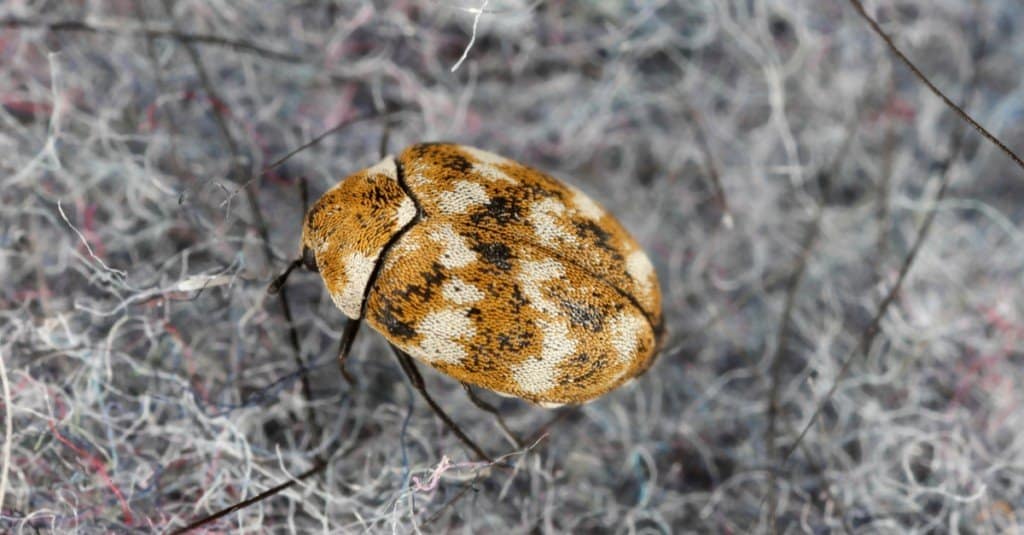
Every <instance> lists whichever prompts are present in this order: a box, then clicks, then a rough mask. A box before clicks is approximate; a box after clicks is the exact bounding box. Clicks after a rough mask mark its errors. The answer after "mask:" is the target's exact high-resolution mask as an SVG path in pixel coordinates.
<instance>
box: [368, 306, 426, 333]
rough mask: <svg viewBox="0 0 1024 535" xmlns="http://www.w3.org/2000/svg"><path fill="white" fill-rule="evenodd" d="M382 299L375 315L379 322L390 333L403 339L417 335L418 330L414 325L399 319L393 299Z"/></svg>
mask: <svg viewBox="0 0 1024 535" xmlns="http://www.w3.org/2000/svg"><path fill="white" fill-rule="evenodd" d="M382 301H383V303H381V306H380V307H378V308H377V309H376V312H375V315H376V319H377V322H378V323H380V324H381V325H383V326H384V328H385V329H387V331H388V334H390V335H391V336H394V337H396V338H401V339H403V340H408V339H409V338H412V337H413V336H416V330H415V329H413V328H412V325H410V324H408V323H406V322H404V321H402V320H400V319H398V317H397V316H396V315H395V311H394V310H393V307H392V304H391V300H390V299H387V298H384V299H382ZM399 312H400V311H399Z"/></svg>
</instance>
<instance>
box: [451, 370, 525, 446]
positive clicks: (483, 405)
mask: <svg viewBox="0 0 1024 535" xmlns="http://www.w3.org/2000/svg"><path fill="white" fill-rule="evenodd" d="M462 388H465V389H466V395H467V396H469V400H470V401H472V402H473V405H476V406H477V407H479V408H480V410H483V411H485V412H489V413H491V416H494V419H495V420H497V422H498V427H500V428H501V430H502V431H504V432H505V436H506V437H507V438H508V439H509V440H511V441H512V443H513V444H515V445H516V447H518V448H522V447H523V441H522V440H520V439H519V437H518V436H516V434H515V433H513V432H512V430H511V429H509V427H508V425H507V424H506V423H505V419H504V418H502V417H501V413H500V412H498V409H496V408H495V407H494V405H491V404H490V403H487V402H486V401H484V400H483V398H481V397H480V396H477V395H476V392H474V391H473V387H472V386H470V384H469V383H462Z"/></svg>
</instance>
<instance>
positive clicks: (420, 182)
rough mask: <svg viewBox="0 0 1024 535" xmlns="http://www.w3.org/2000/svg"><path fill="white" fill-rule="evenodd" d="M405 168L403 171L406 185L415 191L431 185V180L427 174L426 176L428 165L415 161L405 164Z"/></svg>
mask: <svg viewBox="0 0 1024 535" xmlns="http://www.w3.org/2000/svg"><path fill="white" fill-rule="evenodd" d="M403 166H404V167H403V168H402V171H403V172H404V175H405V183H406V184H407V185H409V186H411V187H412V188H413V189H423V188H426V187H427V186H428V185H429V184H430V182H431V180H430V179H429V178H427V175H426V174H424V171H425V170H426V168H427V166H426V164H424V163H423V162H420V161H416V160H413V161H411V162H410V161H406V162H403Z"/></svg>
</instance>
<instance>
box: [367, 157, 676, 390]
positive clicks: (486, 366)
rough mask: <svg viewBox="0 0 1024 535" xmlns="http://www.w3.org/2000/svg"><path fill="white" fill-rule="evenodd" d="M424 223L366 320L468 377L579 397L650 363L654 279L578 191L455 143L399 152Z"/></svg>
mask: <svg viewBox="0 0 1024 535" xmlns="http://www.w3.org/2000/svg"><path fill="white" fill-rule="evenodd" d="M398 162H399V168H400V173H401V174H402V176H403V181H404V183H405V185H406V188H407V190H408V191H409V192H410V193H411V195H412V197H413V198H414V200H415V201H416V203H417V206H418V207H419V209H420V213H421V217H422V219H421V220H419V221H417V222H416V223H415V224H414V225H413V226H412V227H411V228H410V229H409V231H408V232H407V233H406V234H405V235H403V236H402V238H401V239H399V241H398V242H397V243H395V244H394V245H393V247H392V248H391V250H390V251H389V252H388V253H387V255H386V257H385V260H384V263H383V265H382V266H381V271H380V275H379V277H378V279H377V280H376V282H375V284H374V287H373V289H372V290H371V291H370V294H369V296H368V299H369V300H368V302H367V318H366V319H367V320H368V321H369V322H370V323H371V325H373V327H374V328H376V329H377V330H378V331H380V332H381V333H383V334H384V335H385V336H386V337H388V339H389V340H390V341H391V342H392V343H394V344H395V345H397V346H398V347H400V348H402V349H403V350H405V351H407V352H409V353H410V354H411V355H413V356H414V357H416V358H417V359H419V360H421V361H423V362H427V363H429V364H431V365H432V366H434V367H435V368H437V369H438V370H440V371H441V372H443V373H446V374H448V375H451V376H453V377H455V378H457V379H459V380H461V381H464V382H467V383H471V384H475V385H478V386H482V387H484V388H488V389H491V390H494V391H497V392H500V393H504V394H509V395H514V396H517V397H522V398H525V399H528V400H531V401H535V402H549V403H580V402H583V401H587V400H589V399H593V398H595V397H597V396H599V395H601V394H603V393H605V392H607V391H609V390H611V389H613V388H615V387H616V386H618V385H620V384H621V383H623V382H625V381H626V380H628V379H630V378H632V377H634V376H636V375H638V374H639V373H641V372H642V371H643V370H644V369H646V368H647V366H649V364H650V362H651V359H652V357H653V353H654V351H655V348H656V337H657V336H656V334H655V333H656V332H657V331H658V330H659V329H660V323H661V304H660V294H659V291H658V282H657V278H656V276H655V274H654V270H653V268H652V267H651V265H650V262H649V261H648V260H647V257H646V255H645V254H644V253H643V251H642V250H641V249H640V247H639V246H638V245H637V244H636V242H635V241H634V240H633V238H632V237H631V236H630V235H629V234H628V233H627V232H626V231H625V230H624V229H623V228H622V226H621V225H620V224H619V223H618V221H616V220H615V218H614V217H612V216H611V215H610V214H608V213H607V212H606V211H605V210H604V209H602V208H601V207H600V206H599V205H597V203H595V202H594V201H592V200H591V199H590V198H589V197H587V196H586V195H584V194H583V193H582V192H580V191H579V190H576V189H575V188H572V187H570V186H567V185H565V184H562V183H561V182H559V181H557V180H555V179H553V178H551V177H549V176H547V175H544V174H543V173H540V172H538V171H535V170H533V169H530V168H527V167H525V166H523V165H520V164H518V163H516V162H514V161H512V160H508V159H505V158H502V157H500V156H497V155H494V154H491V153H487V152H484V151H481V150H479V149H474V148H471V147H465V146H459V145H451V144H423V145H415V146H413V147H410V148H408V149H406V150H405V151H404V152H403V153H402V154H401V155H400V156H399V158H398Z"/></svg>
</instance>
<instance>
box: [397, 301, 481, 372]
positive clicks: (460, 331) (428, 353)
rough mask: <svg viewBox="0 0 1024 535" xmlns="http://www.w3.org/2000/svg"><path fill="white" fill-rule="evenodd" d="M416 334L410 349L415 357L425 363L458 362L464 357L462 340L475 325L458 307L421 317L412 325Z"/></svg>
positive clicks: (467, 337) (472, 332) (464, 351)
mask: <svg viewBox="0 0 1024 535" xmlns="http://www.w3.org/2000/svg"><path fill="white" fill-rule="evenodd" d="M416 334H419V335H420V337H421V339H422V340H421V341H420V344H419V347H418V348H417V349H415V350H413V353H414V354H416V356H418V357H419V358H421V359H423V360H424V361H426V362H446V363H448V364H458V363H459V362H460V361H461V360H462V359H463V358H465V357H466V348H465V347H463V345H462V340H468V339H470V338H472V337H473V336H474V335H475V334H476V327H475V326H474V325H473V320H471V319H469V318H467V317H466V313H465V312H464V311H462V310H440V311H436V312H431V313H429V314H427V315H426V316H424V318H423V319H422V320H420V322H419V323H418V324H417V325H416Z"/></svg>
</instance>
